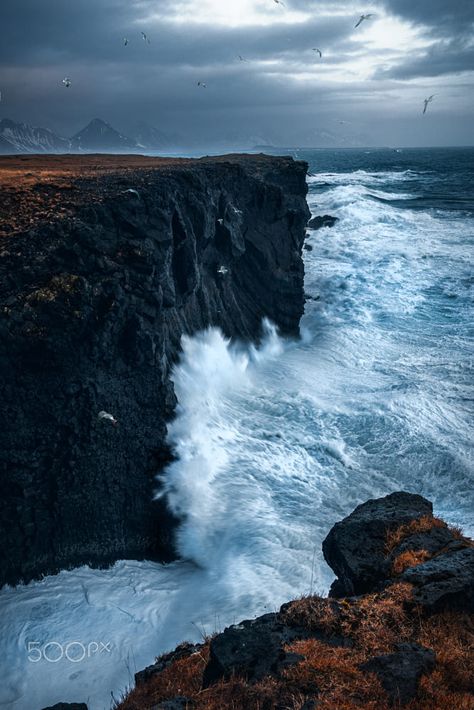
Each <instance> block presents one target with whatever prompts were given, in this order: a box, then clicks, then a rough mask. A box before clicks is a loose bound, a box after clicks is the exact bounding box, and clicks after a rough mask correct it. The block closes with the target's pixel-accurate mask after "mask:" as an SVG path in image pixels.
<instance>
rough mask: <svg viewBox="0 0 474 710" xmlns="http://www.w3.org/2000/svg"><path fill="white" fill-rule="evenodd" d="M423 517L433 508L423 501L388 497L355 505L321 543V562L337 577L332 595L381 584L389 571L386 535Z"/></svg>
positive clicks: (403, 495) (400, 495) (402, 495)
mask: <svg viewBox="0 0 474 710" xmlns="http://www.w3.org/2000/svg"><path fill="white" fill-rule="evenodd" d="M425 515H428V516H431V517H432V515H433V506H432V505H431V503H430V502H429V501H427V500H426V499H425V498H422V497H421V496H419V495H412V494H411V493H392V495H389V496H387V497H386V498H383V499H382V500H369V501H367V502H366V503H363V504H362V505H359V506H358V507H357V508H356V509H355V510H354V512H353V513H351V514H350V515H349V516H348V517H347V518H344V520H342V521H341V522H340V523H336V525H335V526H334V527H333V528H332V530H331V531H330V533H329V535H328V536H327V538H326V539H325V540H324V542H323V554H324V559H325V560H326V562H327V563H328V565H329V566H330V567H331V569H333V570H334V572H335V573H336V575H337V577H338V580H337V582H336V583H335V585H334V587H333V590H332V591H333V592H334V593H335V595H336V596H350V595H352V594H363V593H364V592H368V591H370V590H371V589H373V588H374V586H375V585H376V584H377V583H379V582H382V581H383V580H385V579H386V578H387V576H388V572H389V567H390V562H389V560H388V559H387V555H386V544H387V532H388V531H389V530H390V529H394V528H396V527H399V526H400V525H403V524H404V523H409V522H411V521H412V520H417V519H419V518H422V517H423V516H425Z"/></svg>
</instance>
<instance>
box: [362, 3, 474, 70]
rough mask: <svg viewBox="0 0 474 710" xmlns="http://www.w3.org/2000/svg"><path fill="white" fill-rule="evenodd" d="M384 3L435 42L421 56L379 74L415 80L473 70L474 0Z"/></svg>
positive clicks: (388, 8) (393, 12) (412, 57)
mask: <svg viewBox="0 0 474 710" xmlns="http://www.w3.org/2000/svg"><path fill="white" fill-rule="evenodd" d="M384 4H385V7H386V8H387V10H388V11H389V12H391V13H392V14H394V15H396V16H399V17H401V18H403V19H405V20H409V21H410V22H411V23H413V24H414V25H415V26H417V27H419V28H420V29H421V30H422V31H423V32H424V34H425V35H426V36H427V37H431V38H433V40H434V43H433V44H432V45H431V46H430V47H429V48H428V49H427V50H426V52H424V53H423V54H422V55H421V56H409V57H407V59H406V60H405V61H403V62H401V63H399V64H398V65H396V66H394V67H391V68H390V69H388V70H385V71H379V72H377V74H376V76H378V77H380V78H383V77H391V78H394V79H413V78H417V77H437V76H443V75H447V74H457V73H461V72H466V71H472V70H473V67H474V61H473V60H474V52H473V49H474V48H473V33H474V2H473V1H472V0H448V1H446V0H416V1H414V0H385V3H384Z"/></svg>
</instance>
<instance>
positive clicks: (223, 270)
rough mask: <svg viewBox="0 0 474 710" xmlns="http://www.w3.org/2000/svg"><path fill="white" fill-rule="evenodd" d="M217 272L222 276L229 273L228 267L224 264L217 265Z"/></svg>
mask: <svg viewBox="0 0 474 710" xmlns="http://www.w3.org/2000/svg"><path fill="white" fill-rule="evenodd" d="M217 273H218V274H222V276H225V275H226V274H228V273H229V269H227V268H226V267H225V266H219V268H218V269H217Z"/></svg>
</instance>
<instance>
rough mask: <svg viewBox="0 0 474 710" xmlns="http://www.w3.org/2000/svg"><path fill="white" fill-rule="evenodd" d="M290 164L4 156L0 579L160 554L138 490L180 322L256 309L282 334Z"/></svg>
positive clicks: (297, 233) (237, 324)
mask: <svg viewBox="0 0 474 710" xmlns="http://www.w3.org/2000/svg"><path fill="white" fill-rule="evenodd" d="M9 161H10V162H9ZM15 161H16V162H15ZM45 161H46V162H45ZM75 161H77V162H75ZM94 161H95V163H94ZM96 164H97V165H96ZM18 165H19V166H20V167H18ZM22 165H24V168H22V169H23V173H21V176H20V177H18V175H20V173H19V172H18V171H19V170H20V168H21V166H22ZM102 165H105V166H106V167H105V168H103V167H99V166H102ZM48 166H49V167H48ZM306 169H307V166H306V164H305V163H302V162H294V161H293V160H292V159H289V158H268V157H265V156H226V157H224V158H215V159H214V158H212V159H203V160H198V161H191V160H176V161H173V160H161V161H160V160H155V162H154V159H151V158H146V159H145V158H142V159H140V158H139V157H137V156H131V157H129V158H127V157H124V156H116V157H115V158H112V157H110V156H109V157H108V158H107V159H105V158H104V159H103V156H89V157H88V158H87V159H86V158H80V157H77V159H76V158H74V157H68V158H67V159H66V158H59V157H56V158H53V157H51V159H50V161H49V162H48V159H47V158H41V160H40V159H39V158H38V159H37V160H35V158H34V157H31V156H30V157H28V159H26V160H25V161H21V160H20V158H11V159H8V158H3V159H2V161H1V164H0V183H1V184H3V183H2V181H3V182H4V183H5V189H4V190H2V197H1V202H0V211H1V213H2V222H3V224H4V225H9V226H8V230H7V231H5V232H4V236H3V238H2V241H1V246H0V284H1V285H0V397H1V400H2V409H1V414H0V470H1V476H2V482H3V490H4V491H5V494H4V496H3V498H2V502H1V510H0V516H1V520H2V523H1V525H2V527H1V535H2V541H3V544H2V550H1V562H0V569H1V576H0V584H1V583H5V582H9V583H16V582H18V581H19V580H29V579H31V578H33V577H35V576H38V575H41V574H43V573H50V572H54V571H57V570H59V569H61V568H65V567H68V566H73V565H79V564H84V563H88V564H93V565H103V564H107V563H109V562H111V561H114V560H116V559H119V558H143V557H148V558H152V559H169V558H171V557H172V556H173V539H172V538H173V535H172V530H173V527H174V525H175V521H174V520H173V518H172V516H171V515H170V514H169V513H168V512H167V511H166V509H165V508H164V506H163V504H162V503H160V502H156V501H154V500H153V494H154V490H155V487H156V485H155V476H156V474H157V473H158V472H159V471H160V469H161V468H162V467H163V465H165V464H166V462H167V461H168V460H169V458H170V452H169V450H168V448H167V446H166V443H165V437H166V422H167V421H168V420H169V419H170V417H172V416H173V412H174V407H175V404H176V400H175V395H174V391H173V386H172V383H171V382H170V369H171V367H172V364H173V362H175V361H176V358H177V356H178V353H179V347H180V339H181V336H182V335H183V334H185V333H189V334H192V333H195V332H196V331H198V330H200V329H203V328H206V327H208V326H212V325H215V326H219V327H220V328H221V329H222V330H223V332H224V334H225V335H226V336H229V337H237V338H245V339H253V340H255V339H258V337H259V336H260V333H261V322H262V318H264V317H268V318H270V319H271V320H272V321H273V322H274V323H275V324H276V325H277V326H278V328H279V329H280V331H281V332H282V333H284V334H290V335H296V334H297V333H298V325H299V320H300V317H301V315H302V313H303V308H304V294H303V262H302V259H301V250H302V247H303V241H304V236H305V226H306V224H307V220H308V216H309V212H308V208H307V205H306V199H305V198H306V191H307V188H306ZM15 171H16V172H15ZM25 171H26V172H25ZM12 176H13V177H12ZM15 176H16V177H15ZM102 410H103V411H105V412H108V413H110V414H111V415H112V416H113V417H114V418H115V419H116V420H117V425H116V426H114V425H113V423H112V421H111V420H107V419H99V418H98V413H99V412H100V411H102Z"/></svg>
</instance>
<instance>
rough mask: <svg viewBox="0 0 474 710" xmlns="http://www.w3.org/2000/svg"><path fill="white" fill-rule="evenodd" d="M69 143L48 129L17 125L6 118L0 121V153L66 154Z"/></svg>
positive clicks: (23, 124) (68, 149)
mask: <svg viewBox="0 0 474 710" xmlns="http://www.w3.org/2000/svg"><path fill="white" fill-rule="evenodd" d="M70 148H71V142H70V140H68V139H67V138H61V137H60V136H58V135H56V133H53V131H50V130H49V129H48V128H38V127H37V126H29V125H28V124H26V123H17V122H16V121H11V120H10V119H8V118H4V119H2V120H1V121H0V153H2V154H4V155H5V154H11V153H68V152H69V151H70Z"/></svg>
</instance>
